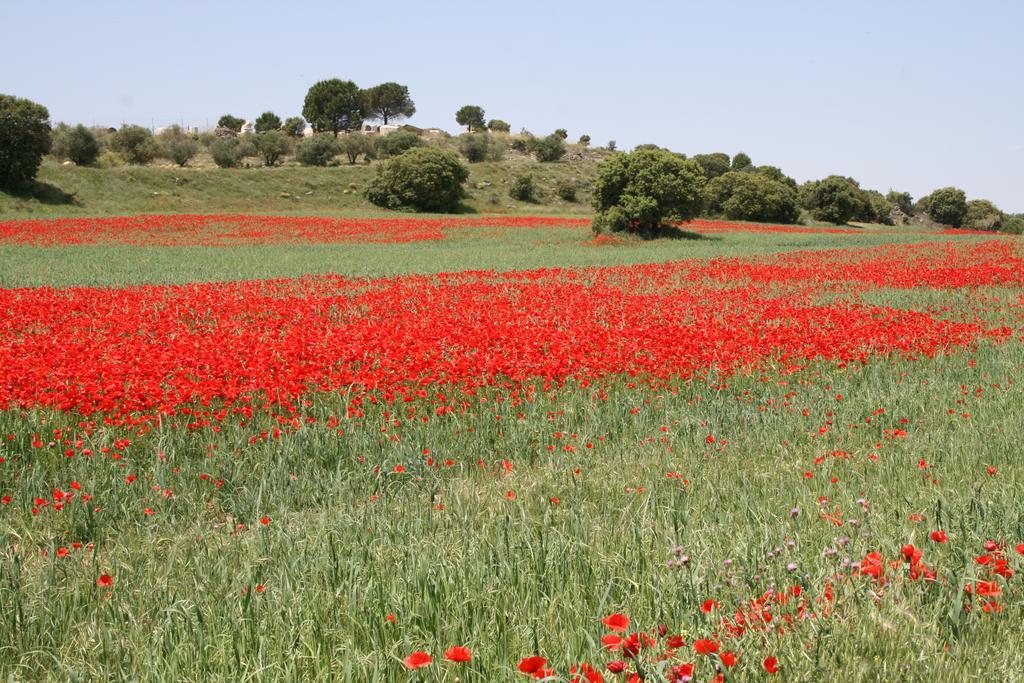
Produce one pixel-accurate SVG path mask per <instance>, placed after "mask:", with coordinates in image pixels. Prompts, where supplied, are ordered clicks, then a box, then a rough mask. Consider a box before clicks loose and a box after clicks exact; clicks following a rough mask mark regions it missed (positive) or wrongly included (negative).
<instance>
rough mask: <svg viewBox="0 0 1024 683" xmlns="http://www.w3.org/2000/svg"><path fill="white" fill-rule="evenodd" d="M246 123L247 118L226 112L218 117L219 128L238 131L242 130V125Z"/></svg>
mask: <svg viewBox="0 0 1024 683" xmlns="http://www.w3.org/2000/svg"><path fill="white" fill-rule="evenodd" d="M244 125H245V119H240V118H238V117H237V116H232V115H231V114H224V116H222V117H220V118H219V119H217V127H218V128H227V129H228V130H233V131H235V132H236V133H237V132H239V131H240V130H242V126H244Z"/></svg>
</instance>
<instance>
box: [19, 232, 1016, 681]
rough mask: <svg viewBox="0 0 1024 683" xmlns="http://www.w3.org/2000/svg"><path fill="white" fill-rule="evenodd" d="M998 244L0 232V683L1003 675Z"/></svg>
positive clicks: (1010, 499) (866, 235)
mask: <svg viewBox="0 0 1024 683" xmlns="http://www.w3.org/2000/svg"><path fill="white" fill-rule="evenodd" d="M1022 370H1024V248H1022V245H1021V242H1020V240H1019V239H1017V238H1013V237H1006V236H995V235H992V234H979V233H972V232H970V231H952V230H950V231H935V230H925V229H912V228H878V229H871V228H867V229H859V228H842V229H839V228H813V227H801V226H766V225H759V224H739V223H719V222H711V221H695V222H692V223H687V224H683V225H680V226H679V229H678V231H677V234H674V235H672V236H671V237H666V238H663V239H658V240H655V241H652V242H648V243H643V242H639V241H632V240H619V239H614V238H607V237H604V238H598V239H594V237H593V236H592V234H591V233H590V230H589V227H588V222H587V221H586V220H583V219H580V218H579V217H539V216H518V217H501V216H460V217H456V218H452V217H444V218H441V217H425V218H420V217H417V218H347V217H337V216H334V217H330V216H327V217H325V216H247V215H171V216H160V215H140V216H133V217H105V218H63V219H46V220H31V221H0V530H2V532H3V535H2V541H0V634H2V636H3V637H2V638H0V677H2V678H3V679H5V680H8V679H9V680H81V681H94V680H174V681H208V680H224V681H227V680H231V681H243V680H303V681H320V680H338V681H354V682H364V681H439V682H440V681H447V682H452V683H454V682H455V681H462V682H466V683H469V682H474V681H476V682H488V681H523V682H524V683H525V682H526V681H531V680H548V681H560V682H567V681H574V682H577V681H578V682H581V683H582V682H586V683H593V682H595V681H608V682H613V681H614V682H629V683H636V682H639V681H672V682H674V683H675V682H678V681H689V680H693V681H721V682H731V681H755V680H756V681H760V680H786V681H827V680H840V679H848V680H900V681H936V680H939V681H944V680H951V681H952V680H975V679H980V678H991V679H993V680H1014V679H1015V678H1018V677H1019V676H1020V673H1019V672H1020V671H1022V670H1024V650H1022V648H1021V647H1020V646H1019V641H1020V631H1021V625H1022V623H1024V581H1022V578H1021V576H1022V573H1024V502H1022V500H1021V491H1022V490H1024V461H1022V458H1021V454H1022V447H1021V444H1022V443H1024V383H1022V382H1021V376H1022Z"/></svg>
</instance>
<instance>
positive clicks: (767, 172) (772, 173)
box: [754, 166, 799, 190]
mask: <svg viewBox="0 0 1024 683" xmlns="http://www.w3.org/2000/svg"><path fill="white" fill-rule="evenodd" d="M754 173H757V174H759V175H763V176H766V177H768V178H770V179H772V180H774V181H776V182H779V183H785V184H786V185H789V186H790V187H791V188H793V189H794V190H796V189H797V187H799V186H798V185H797V182H796V181H795V180H793V179H792V178H790V177H789V176H788V175H786V174H785V173H783V172H782V169H781V168H779V167H778V166H758V167H757V168H755V169H754Z"/></svg>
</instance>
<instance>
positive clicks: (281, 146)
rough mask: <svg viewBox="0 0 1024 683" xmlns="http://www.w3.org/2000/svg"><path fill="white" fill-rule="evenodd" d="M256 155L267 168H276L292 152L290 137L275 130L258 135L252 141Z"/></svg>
mask: <svg viewBox="0 0 1024 683" xmlns="http://www.w3.org/2000/svg"><path fill="white" fill-rule="evenodd" d="M252 144H253V146H254V147H255V148H256V153H257V154H259V155H260V157H262V158H263V163H264V164H266V165H267V166H276V165H277V164H279V163H280V162H281V159H282V158H283V157H284V156H285V155H286V154H288V152H290V151H291V148H292V145H291V141H290V140H289V138H288V136H287V135H285V134H284V133H282V132H281V131H279V130H277V129H274V130H270V131H268V132H266V133H257V134H256V137H255V138H253V141H252Z"/></svg>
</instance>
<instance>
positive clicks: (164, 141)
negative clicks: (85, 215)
mask: <svg viewBox="0 0 1024 683" xmlns="http://www.w3.org/2000/svg"><path fill="white" fill-rule="evenodd" d="M415 112H416V105H415V102H414V101H413V100H412V97H411V95H410V93H409V89H408V87H407V86H404V85H401V84H398V83H394V82H388V83H382V84H380V85H377V86H374V87H372V88H367V89H362V88H360V87H359V86H357V85H356V84H355V83H354V82H353V81H346V80H341V79H328V80H323V81H319V82H317V83H314V84H313V85H312V86H311V87H310V88H309V90H308V92H307V94H306V97H305V100H304V102H303V107H302V116H291V117H288V118H285V119H282V118H281V117H280V116H278V115H277V114H276V113H274V112H272V111H265V112H263V113H262V114H260V115H259V116H258V117H257V118H256V119H255V121H254V123H253V131H252V134H246V135H241V134H240V132H241V129H242V127H243V126H244V124H245V123H246V121H245V120H244V119H242V118H239V117H236V116H233V115H231V114H225V115H223V116H221V117H220V118H219V119H218V122H217V128H216V129H215V130H214V131H204V132H203V133H201V134H198V135H197V134H192V133H189V132H187V131H185V130H183V129H181V128H180V127H178V126H170V127H168V128H165V129H162V130H161V131H159V132H158V133H157V134H155V135H154V134H153V132H152V131H150V130H149V129H148V128H144V127H142V126H136V125H125V126H122V127H121V128H120V129H112V128H111V129H106V128H93V129H90V128H86V127H85V126H83V125H81V124H79V125H76V126H68V125H66V124H58V125H57V126H56V127H53V128H51V126H50V122H49V112H48V111H47V109H46V108H45V107H44V106H42V105H39V104H37V103H34V102H31V101H29V100H26V99H21V98H17V97H13V96H9V95H0V188H6V189H15V188H17V187H18V186H19V185H24V184H25V183H28V182H30V181H31V180H32V179H33V178H34V177H35V174H36V171H37V170H38V167H39V164H40V163H41V159H42V157H43V155H45V154H47V153H50V154H53V155H54V156H55V157H56V158H58V159H68V160H70V161H72V162H73V163H75V164H77V165H83V166H85V165H91V164H95V163H97V162H105V163H103V164H102V165H115V164H117V163H124V162H126V163H131V164H145V163H149V162H150V161H152V160H153V159H156V158H166V159H169V160H170V161H172V162H174V163H176V164H178V165H180V166H185V165H187V164H188V163H189V162H190V161H191V160H192V159H193V158H194V157H195V156H196V155H197V154H198V153H199V152H200V151H201V150H202V149H204V148H205V149H206V150H207V151H208V152H209V154H210V156H211V158H212V159H213V161H214V163H216V164H217V165H218V166H221V167H224V168H231V167H237V166H240V165H242V164H243V160H244V159H246V158H249V157H258V158H259V159H260V160H261V161H262V163H263V164H264V165H266V166H275V165H278V164H280V163H281V162H282V161H283V160H284V159H285V158H286V156H288V155H294V158H295V159H296V160H297V161H298V162H299V163H302V164H306V165H313V166H326V165H328V164H330V163H333V160H334V159H335V158H336V157H338V156H339V155H340V156H343V157H345V158H347V160H348V162H349V163H352V164H354V163H356V162H357V161H358V160H359V159H363V160H364V161H368V160H370V159H391V160H392V161H393V163H392V164H391V165H390V166H389V167H388V168H386V169H381V172H380V173H379V174H378V175H379V177H381V178H391V179H392V181H393V182H394V177H395V173H396V169H401V170H402V172H404V173H408V174H410V176H412V177H414V178H419V179H422V180H423V181H424V183H425V184H424V187H430V188H433V190H432V191H434V192H439V193H440V195H441V196H444V197H447V198H451V197H456V196H459V197H461V196H462V195H461V194H460V191H459V190H458V189H457V188H451V187H445V188H444V189H443V190H442V189H441V188H440V186H439V185H438V184H437V182H442V183H445V182H449V183H450V182H454V181H455V180H456V179H458V178H461V177H462V176H463V175H466V177H468V171H467V172H466V173H465V174H464V173H462V172H461V171H459V172H456V171H452V168H454V167H452V166H451V162H452V159H450V158H449V159H446V160H445V161H444V163H441V162H440V161H438V158H437V157H436V156H432V152H429V151H428V152H415V154H412V156H411V157H410V159H416V160H418V161H417V163H419V164H421V165H422V166H423V167H424V168H432V169H434V171H436V170H437V169H439V168H441V167H444V168H445V169H446V170H445V171H444V172H443V173H441V175H442V176H443V178H442V179H441V180H440V181H437V182H435V181H436V180H437V179H432V178H430V175H431V173H432V172H433V171H430V172H426V173H420V172H419V171H416V170H414V167H415V164H413V166H409V165H408V164H406V163H405V162H403V163H402V164H398V163H397V157H399V156H401V155H404V154H406V153H412V152H413V151H414V150H417V149H420V148H424V147H428V146H429V145H428V143H427V142H426V141H425V140H424V139H423V138H422V137H421V136H420V135H418V134H417V133H416V132H412V131H400V132H396V133H392V134H390V135H387V136H380V137H375V138H371V137H368V136H365V135H362V134H361V133H360V132H359V131H360V129H361V128H362V126H363V124H364V122H365V121H366V120H379V121H382V122H384V123H385V124H387V123H389V122H393V121H397V120H401V119H404V118H409V117H411V116H413V115H414V114H415ZM455 120H456V122H457V123H458V124H459V125H460V126H465V128H466V131H467V132H466V133H465V134H464V135H461V136H459V138H458V141H457V144H456V148H457V150H458V152H459V153H460V155H461V156H462V157H463V158H464V159H465V160H466V161H469V162H470V163H476V162H481V161H500V160H501V159H502V158H503V156H504V154H505V152H506V150H507V149H509V148H511V149H513V150H515V151H518V152H521V153H525V154H530V155H533V156H535V157H536V159H537V160H538V161H540V162H556V161H559V160H560V159H562V158H563V157H564V156H565V154H566V152H567V140H568V132H567V131H566V129H564V128H559V129H557V130H556V131H555V132H554V133H552V134H550V135H546V136H542V137H538V136H534V135H533V134H531V133H529V132H528V131H526V130H522V131H520V133H519V134H518V135H511V134H510V131H511V126H510V125H509V124H508V123H507V122H505V121H503V120H500V119H490V120H487V118H486V114H485V111H484V109H483V108H482V107H480V106H478V105H465V106H463V107H461V108H460V109H458V110H457V111H456V112H455ZM307 121H308V122H309V125H310V126H311V127H312V129H313V133H314V134H313V135H312V136H310V137H306V136H305V129H306V125H307ZM414 130H416V129H414ZM589 144H590V136H588V135H582V136H580V138H579V140H578V142H577V145H578V147H579V148H585V147H587V146H589ZM446 146H448V145H446ZM605 149H606V150H607V151H614V150H615V142H614V141H612V142H609V143H608V144H607V146H606V148H605ZM435 151H444V152H445V153H449V152H447V151H445V150H435ZM453 156H454V155H453ZM454 162H455V163H458V159H457V158H455V159H454ZM601 168H602V170H601V172H600V173H599V176H598V181H597V184H596V186H595V187H594V188H592V190H593V196H594V198H595V199H594V201H595V208H596V209H597V213H598V216H597V220H596V221H595V226H596V227H597V228H598V229H602V230H605V229H606V230H610V231H618V230H632V231H636V232H642V233H643V232H649V231H650V230H651V229H652V226H654V225H656V224H660V222H661V221H663V220H666V219H677V220H685V219H686V218H690V217H693V216H695V215H707V216H721V217H725V218H728V219H732V220H748V221H759V222H775V223H793V222H796V221H798V220H799V219H800V218H801V216H802V215H807V216H809V217H811V218H812V219H814V220H817V221H822V222H829V223H835V224H838V225H842V224H846V223H849V222H851V221H861V222H868V223H883V224H893V223H905V222H931V223H938V224H942V225H949V226H953V227H968V228H973V229H985V230H1003V231H1006V232H1017V233H1019V232H1024V217H1022V216H1019V215H1018V216H1013V215H1008V214H1005V213H1003V212H1002V211H1000V210H999V208H998V207H996V206H995V205H994V204H993V203H992V202H991V201H988V200H985V199H977V198H976V199H970V200H968V198H967V196H966V193H965V192H964V191H963V190H961V189H959V188H954V187H946V188H940V189H938V190H935V191H934V192H932V193H930V194H928V195H926V196H925V197H922V198H920V199H918V200H917V201H914V200H913V198H912V197H911V196H910V195H909V194H908V193H906V192H899V191H895V190H890V191H889V192H888V194H886V195H883V194H882V193H881V192H878V191H875V190H870V189H865V188H862V187H861V186H860V184H859V183H858V182H857V181H856V180H855V179H853V178H849V177H846V176H839V175H832V176H828V177H826V178H822V179H820V180H813V181H808V182H805V183H803V184H798V183H797V182H796V180H794V179H793V178H791V177H789V176H787V175H786V174H785V173H783V172H782V170H781V169H779V168H778V167H775V166H770V165H763V166H757V165H755V164H754V163H753V161H752V160H751V159H750V157H749V156H748V155H747V154H745V153H743V152H739V153H737V154H735V155H733V156H730V155H728V154H725V153H722V152H715V153H709V154H697V155H695V156H693V157H692V158H688V157H687V156H686V155H685V154H679V153H675V152H671V151H669V150H667V149H663V148H661V147H658V146H656V145H640V146H638V147H637V148H635V150H634V151H633V153H631V154H630V155H621V154H620V155H616V156H613V157H612V158H610V159H607V160H606V161H605V162H603V163H602V167H601ZM631 173H636V174H640V175H644V176H645V177H647V178H648V179H657V180H656V182H655V181H654V180H650V181H649V182H648V184H651V183H653V185H652V186H651V187H648V188H647V189H646V190H645V192H639V191H638V190H637V189H635V188H633V189H629V183H628V182H626V181H624V180H623V179H624V178H627V177H628V176H629V175H630V174H631ZM609 178H612V179H614V180H615V183H619V184H620V185H622V187H617V186H613V187H610V188H609V186H607V182H608V179H609ZM382 182H383V181H382ZM459 182H465V179H463V180H461V181H459ZM615 183H612V185H614V184H615ZM378 185H379V183H378ZM562 185H564V187H563V186H562ZM575 193H576V188H575V186H570V185H569V184H565V183H563V184H561V185H560V186H559V187H558V188H556V194H557V195H558V196H559V197H560V198H562V199H564V200H565V201H575ZM384 194H385V193H383V192H381V191H377V192H376V193H375V194H374V196H375V197H376V198H377V202H376V203H379V204H381V205H382V206H389V207H392V208H406V209H413V210H423V209H422V208H421V205H423V204H424V202H426V203H431V205H432V207H433V208H431V210H439V209H438V208H437V207H436V206H434V205H433V202H432V200H430V199H429V198H426V199H423V200H422V201H420V200H417V199H416V198H415V197H414V196H416V195H418V194H422V193H418V192H416V191H413V190H410V189H409V188H406V189H405V190H404V196H405V197H407V198H408V197H413V199H403V200H401V201H399V200H396V199H395V198H394V197H390V198H384ZM509 194H510V196H512V197H513V198H515V199H517V200H520V201H536V187H535V186H534V184H533V181H532V178H530V176H529V175H528V174H520V176H518V177H516V178H515V179H514V181H513V182H512V184H511V186H510V188H509ZM371 201H373V197H371ZM448 203H449V208H452V207H454V206H456V205H457V203H458V202H457V201H455V202H454V203H453V202H448Z"/></svg>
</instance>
